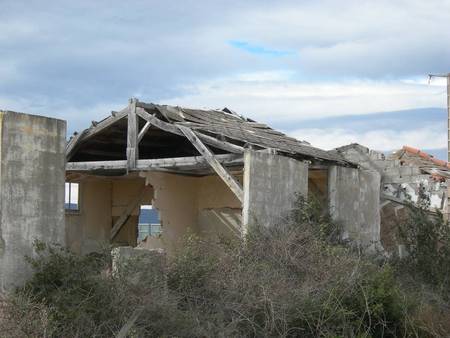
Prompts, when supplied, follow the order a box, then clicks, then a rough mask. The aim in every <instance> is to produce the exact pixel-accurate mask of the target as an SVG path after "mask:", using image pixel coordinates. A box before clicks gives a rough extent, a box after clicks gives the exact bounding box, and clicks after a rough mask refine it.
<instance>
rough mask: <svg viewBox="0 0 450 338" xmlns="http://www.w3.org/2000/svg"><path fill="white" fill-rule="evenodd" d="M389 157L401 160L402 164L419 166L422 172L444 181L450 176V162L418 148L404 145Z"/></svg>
mask: <svg viewBox="0 0 450 338" xmlns="http://www.w3.org/2000/svg"><path fill="white" fill-rule="evenodd" d="M389 159H396V160H399V161H400V163H401V164H408V165H414V166H417V167H419V168H420V170H421V171H422V172H424V173H427V174H430V175H432V177H433V178H434V179H436V180H442V181H444V180H445V179H447V178H450V163H448V162H447V161H444V160H439V159H437V158H435V157H434V156H433V155H430V154H428V153H426V152H424V151H422V150H420V149H417V148H413V147H410V146H403V148H402V149H400V150H397V151H395V152H394V153H393V154H391V155H390V156H389Z"/></svg>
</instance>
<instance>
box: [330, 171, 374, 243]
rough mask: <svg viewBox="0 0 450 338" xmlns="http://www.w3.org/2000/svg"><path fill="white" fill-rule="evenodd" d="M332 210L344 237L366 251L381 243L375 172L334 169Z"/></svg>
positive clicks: (331, 172)
mask: <svg viewBox="0 0 450 338" xmlns="http://www.w3.org/2000/svg"><path fill="white" fill-rule="evenodd" d="M328 188H329V207H330V213H331V216H332V217H333V219H334V220H336V221H338V222H340V223H341V224H342V225H343V227H344V231H345V233H344V237H346V238H350V239H352V240H354V241H356V243H358V244H359V245H361V246H362V247H364V248H368V249H374V248H376V247H378V243H379V240H380V174H379V173H378V172H376V171H370V170H360V169H353V168H346V167H338V166H331V167H330V169H329V177H328Z"/></svg>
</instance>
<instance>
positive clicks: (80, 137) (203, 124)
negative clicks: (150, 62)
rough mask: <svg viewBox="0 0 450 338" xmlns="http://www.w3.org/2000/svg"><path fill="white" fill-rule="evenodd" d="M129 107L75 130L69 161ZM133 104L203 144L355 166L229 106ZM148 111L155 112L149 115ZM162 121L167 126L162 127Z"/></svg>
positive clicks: (159, 123)
mask: <svg viewBox="0 0 450 338" xmlns="http://www.w3.org/2000/svg"><path fill="white" fill-rule="evenodd" d="M129 107H130V106H127V107H126V108H124V109H123V110H121V111H120V112H113V113H112V115H111V116H108V117H106V118H105V119H103V120H102V121H100V122H95V121H93V122H92V125H91V126H90V127H89V128H87V129H85V130H83V131H82V132H80V133H77V132H75V133H74V135H73V136H72V137H71V138H70V140H69V141H68V143H67V147H66V157H67V160H70V158H71V157H72V155H73V153H74V152H75V151H76V149H77V146H78V145H80V144H83V143H84V142H85V141H87V140H88V139H89V138H90V137H92V136H94V135H96V133H97V132H99V131H101V130H104V129H105V128H108V127H109V126H111V125H113V124H114V123H116V122H117V121H119V120H120V119H122V118H125V117H127V115H128V112H129ZM136 107H137V108H139V109H142V111H141V113H140V114H139V112H138V111H136V113H137V114H138V115H139V116H140V117H141V118H143V119H144V120H147V122H150V123H152V122H153V123H152V124H153V125H154V126H155V127H157V128H159V129H162V130H165V131H168V132H170V133H174V134H177V135H179V134H180V133H179V130H178V129H179V127H178V125H180V126H182V125H185V126H188V127H190V128H191V129H192V130H193V132H195V134H196V135H197V136H199V137H200V138H202V141H204V142H205V143H206V144H208V145H210V146H214V147H216V148H220V149H222V150H225V151H228V152H230V153H241V152H243V151H244V149H245V148H246V147H248V146H250V147H251V146H254V147H256V148H260V149H274V150H276V151H277V152H278V153H280V154H281V155H283V156H287V157H292V158H295V159H301V160H312V161H318V162H321V163H334V164H338V165H341V166H351V167H356V165H355V164H354V163H352V162H349V161H348V160H346V159H345V158H344V157H343V156H341V155H340V154H336V153H333V152H331V151H326V150H322V149H320V148H316V147H313V146H311V145H310V144H309V143H307V142H304V141H303V142H302V141H299V140H297V139H295V138H292V137H289V136H287V135H285V134H284V133H282V132H279V131H276V130H274V129H272V128H271V127H269V126H267V125H265V124H263V123H257V122H255V121H254V120H251V119H247V118H245V117H244V116H242V115H239V114H237V113H235V112H234V111H232V110H230V109H229V108H224V109H223V110H215V109H211V110H205V109H191V108H181V107H178V106H170V105H158V104H153V103H145V102H141V101H136ZM149 111H150V112H149ZM152 111H153V112H155V113H154V114H151V112H152ZM158 113H159V114H158ZM144 115H145V116H146V117H147V118H146V117H144ZM157 115H159V116H160V117H159V116H157ZM149 116H151V117H152V118H151V119H153V121H150V119H149V118H148V117H149ZM163 119H164V120H166V121H164V120H163ZM163 124H164V126H165V127H167V128H162V127H161V126H162V125H163ZM210 135H213V136H210ZM224 139H225V141H224ZM236 143H238V144H236Z"/></svg>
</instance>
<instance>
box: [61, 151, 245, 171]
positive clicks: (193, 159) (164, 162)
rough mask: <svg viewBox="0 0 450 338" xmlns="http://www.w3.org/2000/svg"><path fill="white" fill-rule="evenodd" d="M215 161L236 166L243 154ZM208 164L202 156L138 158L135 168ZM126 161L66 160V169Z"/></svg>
mask: <svg viewBox="0 0 450 338" xmlns="http://www.w3.org/2000/svg"><path fill="white" fill-rule="evenodd" d="M216 159H217V161H219V162H220V163H223V164H224V165H229V166H231V165H232V166H237V165H240V164H242V163H243V161H244V160H243V156H242V155H238V154H222V155H216ZM208 165H209V164H208V162H207V161H206V159H205V158H204V157H203V156H190V157H172V158H161V159H151V160H138V161H137V163H136V168H135V170H151V169H158V168H180V169H182V168H184V167H194V166H198V167H199V168H202V167H207V166H208ZM126 168H127V161H126V160H119V161H90V162H68V163H67V164H66V171H95V170H118V169H126Z"/></svg>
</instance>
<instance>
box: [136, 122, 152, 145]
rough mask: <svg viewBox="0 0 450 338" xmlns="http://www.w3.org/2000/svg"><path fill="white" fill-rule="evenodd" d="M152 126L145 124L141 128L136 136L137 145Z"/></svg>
mask: <svg viewBox="0 0 450 338" xmlns="http://www.w3.org/2000/svg"><path fill="white" fill-rule="evenodd" d="M151 126H152V124H151V123H150V122H148V121H147V122H146V123H145V125H144V126H143V127H142V129H141V131H140V132H139V134H138V139H137V143H138V144H139V143H140V142H141V141H142V138H143V137H144V136H145V133H146V132H147V131H148V130H149V129H150V127H151Z"/></svg>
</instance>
